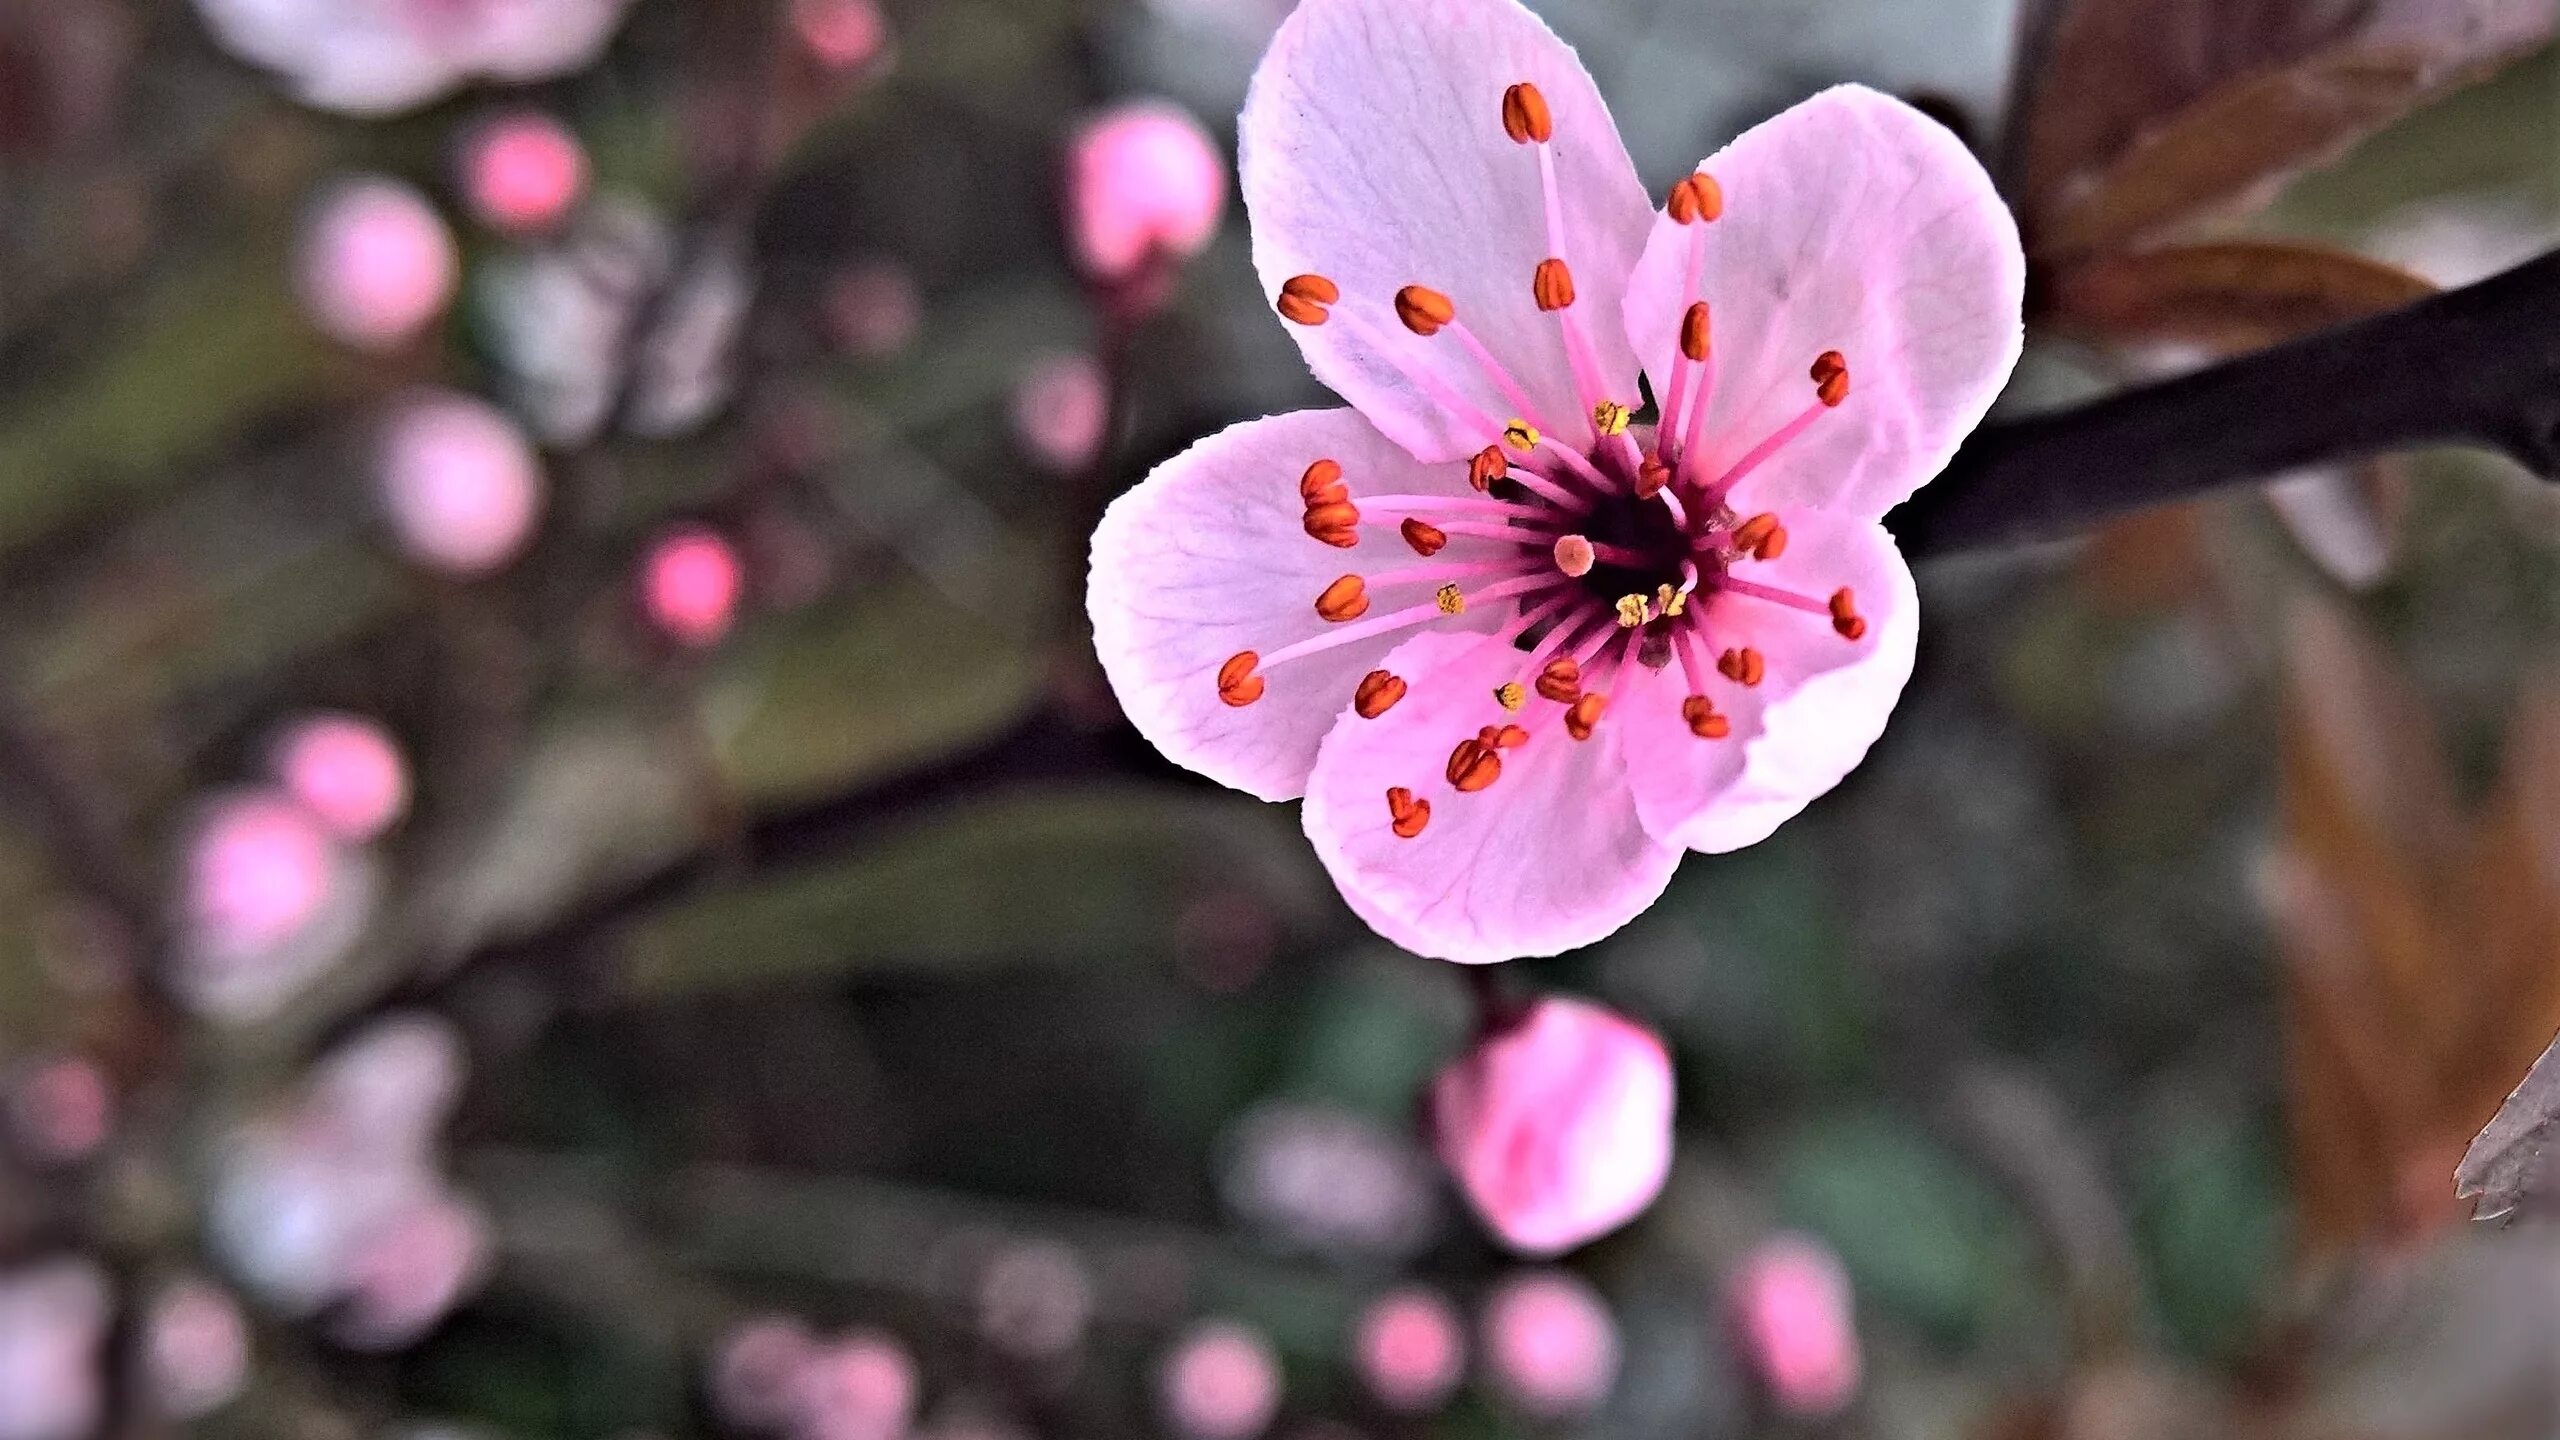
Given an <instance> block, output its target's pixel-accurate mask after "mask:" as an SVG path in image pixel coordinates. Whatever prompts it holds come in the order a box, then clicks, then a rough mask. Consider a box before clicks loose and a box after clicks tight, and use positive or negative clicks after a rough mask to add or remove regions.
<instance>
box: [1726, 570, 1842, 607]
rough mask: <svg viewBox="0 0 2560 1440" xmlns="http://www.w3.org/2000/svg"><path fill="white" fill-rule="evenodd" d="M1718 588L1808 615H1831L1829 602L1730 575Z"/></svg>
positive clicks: (1727, 592)
mask: <svg viewBox="0 0 2560 1440" xmlns="http://www.w3.org/2000/svg"><path fill="white" fill-rule="evenodd" d="M1716 588H1717V589H1719V590H1721V591H1723V592H1725V593H1726V594H1728V595H1748V596H1750V597H1751V598H1752V599H1754V600H1766V601H1768V602H1769V603H1770V604H1772V605H1784V606H1786V607H1787V608H1788V609H1790V610H1802V611H1803V612H1805V613H1806V614H1808V615H1828V614H1830V613H1831V606H1830V605H1829V604H1828V603H1827V602H1825V601H1821V600H1816V599H1814V598H1813V597H1812V596H1810V595H1799V594H1797V593H1796V592H1794V591H1793V590H1782V589H1780V588H1778V587H1777V586H1775V585H1762V584H1759V583H1757V582H1755V581H1750V580H1736V579H1734V578H1733V577H1732V576H1730V575H1727V576H1725V577H1724V578H1723V579H1722V580H1719V581H1717V582H1716Z"/></svg>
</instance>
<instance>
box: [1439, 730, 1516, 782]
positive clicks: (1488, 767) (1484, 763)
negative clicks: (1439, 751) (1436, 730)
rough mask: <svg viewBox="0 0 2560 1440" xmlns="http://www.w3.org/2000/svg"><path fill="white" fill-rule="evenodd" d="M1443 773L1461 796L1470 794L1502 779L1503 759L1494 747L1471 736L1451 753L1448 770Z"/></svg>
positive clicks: (1460, 742)
mask: <svg viewBox="0 0 2560 1440" xmlns="http://www.w3.org/2000/svg"><path fill="white" fill-rule="evenodd" d="M1442 773H1443V774H1445V775H1446V776H1447V777H1448V781H1449V783H1450V785H1452V786H1454V787H1456V789H1457V791H1458V793H1459V794H1461V795H1464V794H1470V793H1473V792H1474V791H1478V790H1482V789H1483V788H1485V787H1486V786H1488V785H1490V784H1492V783H1493V782H1494V781H1496V780H1499V779H1501V778H1502V757H1501V756H1500V755H1497V754H1495V753H1494V747H1493V746H1491V745H1488V744H1486V743H1485V742H1484V741H1483V740H1481V739H1478V738H1477V737H1475V736H1472V735H1471V736H1468V737H1467V738H1466V739H1464V740H1461V741H1459V742H1458V746H1457V748H1456V749H1454V750H1452V751H1450V752H1449V764H1448V768H1447V769H1446V770H1445V771H1443V772H1442Z"/></svg>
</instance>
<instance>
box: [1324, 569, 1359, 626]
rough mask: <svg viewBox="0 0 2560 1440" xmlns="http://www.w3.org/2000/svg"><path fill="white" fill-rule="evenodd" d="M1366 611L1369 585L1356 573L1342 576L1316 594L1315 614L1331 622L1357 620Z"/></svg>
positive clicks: (1338, 622)
mask: <svg viewBox="0 0 2560 1440" xmlns="http://www.w3.org/2000/svg"><path fill="white" fill-rule="evenodd" d="M1368 613H1369V587H1368V584H1367V583H1366V582H1365V581H1363V580H1362V579H1361V578H1360V577H1359V576H1357V575H1345V576H1343V577H1342V578H1341V579H1339V580H1336V581H1334V582H1333V583H1332V584H1330V585H1327V586H1326V587H1324V593H1322V594H1320V595H1318V596H1316V614H1318V615H1319V616H1322V617H1323V618H1324V619H1325V620H1326V621H1328V622H1330V623H1333V624H1337V625H1338V624H1340V623H1342V622H1343V621H1345V620H1357V619H1359V618H1360V617H1361V616H1363V615H1366V614H1368Z"/></svg>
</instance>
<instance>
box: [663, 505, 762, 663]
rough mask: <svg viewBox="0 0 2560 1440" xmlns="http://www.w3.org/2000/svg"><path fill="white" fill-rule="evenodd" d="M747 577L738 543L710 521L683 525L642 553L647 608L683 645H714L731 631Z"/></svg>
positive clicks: (668, 632) (668, 634)
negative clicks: (741, 570)
mask: <svg viewBox="0 0 2560 1440" xmlns="http://www.w3.org/2000/svg"><path fill="white" fill-rule="evenodd" d="M742 583H743V581H742V577H741V573H740V571H739V567H738V552H737V549H736V547H734V546H732V545H731V544H730V543H729V542H728V540H726V539H725V538H723V537H722V536H721V535H720V533H719V532H718V531H716V530H712V529H710V528H709V527H707V526H702V525H679V526H677V527H676V528H674V529H672V530H670V531H668V532H667V533H666V534H664V535H662V536H660V537H659V538H658V539H657V540H656V541H655V542H653V543H652V544H651V545H650V546H649V550H648V553H647V554H646V555H643V556H642V557H641V559H640V605H641V609H642V610H643V611H645V612H646V613H647V614H648V617H649V623H650V624H652V625H654V626H656V627H657V628H658V631H659V633H661V634H663V635H665V636H666V637H667V638H668V639H670V640H673V641H675V642H676V643H677V644H679V645H685V646H693V647H700V646H704V645H709V644H712V643H713V642H715V641H717V640H718V639H719V638H720V637H721V636H723V635H726V634H728V633H729V625H730V622H731V621H733V620H735V619H736V618H737V614H738V592H739V589H740V588H741V585H742Z"/></svg>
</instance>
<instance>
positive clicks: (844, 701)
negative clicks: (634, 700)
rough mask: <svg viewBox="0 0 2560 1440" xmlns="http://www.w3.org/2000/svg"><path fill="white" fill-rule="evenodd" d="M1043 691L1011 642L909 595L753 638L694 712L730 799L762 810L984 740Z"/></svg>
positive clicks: (906, 588) (983, 622)
mask: <svg viewBox="0 0 2560 1440" xmlns="http://www.w3.org/2000/svg"><path fill="white" fill-rule="evenodd" d="M1039 686H1040V670H1039V663H1038V660H1037V658H1036V657H1035V656H1034V654H1033V653H1032V651H1031V648H1030V646H1029V645H1028V644H1027V643H1026V641H1025V638H1024V637H1023V636H1022V635H1021V634H1019V633H1018V631H1017V630H1015V629H1013V628H1009V627H1006V626H1004V625H1002V624H1000V623H999V622H998V621H997V620H996V619H995V618H993V617H990V616H989V615H987V614H985V613H984V612H981V611H978V610H973V609H969V608H967V607H964V606H962V605H960V604H957V603H955V602H954V601H952V600H950V599H948V598H946V597H944V596H942V595H940V594H938V593H936V592H934V591H932V590H930V589H928V588H927V587H925V586H924V585H922V584H918V583H904V584H900V585H896V586H893V587H889V588H885V589H882V590H879V591H875V592H872V593H870V594H867V595H865V596H864V597H863V599H862V600H861V601H860V603H858V604H856V605H854V606H852V607H850V608H846V607H833V606H831V607H825V608H823V609H821V610H814V611H811V612H808V613H806V614H804V615H803V616H801V617H799V618H798V619H796V620H793V621H789V622H783V623H779V624H775V625H771V626H766V627H762V628H760V629H759V631H758V632H757V633H756V634H755V635H754V636H753V637H752V638H751V639H749V640H747V641H745V642H743V643H742V644H740V645H739V646H738V647H736V648H735V649H734V650H733V651H732V652H731V653H729V654H726V655H724V656H723V657H722V659H721V661H720V668H719V671H718V673H717V675H716V676H715V677H714V678H713V679H712V681H711V683H710V686H709V687H708V691H707V693H706V694H705V696H704V699H703V701H702V707H703V713H704V715H705V717H706V726H707V728H708V729H709V730H710V732H711V735H712V741H711V745H712V752H713V756H714V760H715V763H716V764H717V765H718V767H719V770H720V773H721V775H722V776H723V777H724V778H725V781H726V783H727V786H728V788H729V790H730V791H731V792H732V793H733V794H734V795H735V796H736V797H737V798H738V800H739V801H740V802H741V803H743V804H745V805H747V806H749V807H758V808H761V807H765V806H770V805H774V804H788V803H790V802H792V801H796V800H805V799H808V798H810V797H812V796H815V795H823V794H829V793H832V792H836V791H840V790H844V789H848V788H851V787H853V786H856V785H859V784H860V783H862V782H863V781H865V780H867V779H871V778H873V777H876V776H878V775H881V774H884V773H887V772H889V771H893V770H896V769H898V768H901V767H903V766H907V765H912V764H916V763H918V762H921V761H923V760H927V759H930V758H932V757H934V756H937V755H941V754H945V753H948V752H950V751H952V750H956V749H960V748H962V747H965V746H967V745H969V744H971V743H973V742H975V741H979V740H983V739H985V738H987V737H988V736H990V735H993V734H995V733H996V732H998V731H1000V730H1002V729H1004V728H1005V727H1006V726H1008V725H1011V724H1013V723H1014V722H1015V721H1016V720H1018V719H1019V718H1020V717H1021V715H1022V712H1023V711H1024V710H1025V709H1026V708H1027V707H1028V706H1029V705H1030V704H1031V703H1032V701H1033V700H1034V699H1035V698H1037V695H1038V692H1039Z"/></svg>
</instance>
